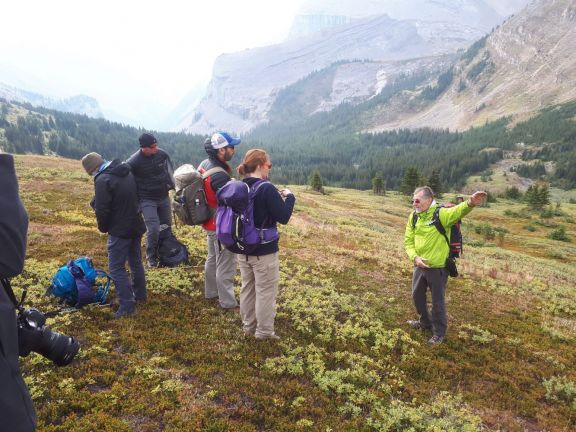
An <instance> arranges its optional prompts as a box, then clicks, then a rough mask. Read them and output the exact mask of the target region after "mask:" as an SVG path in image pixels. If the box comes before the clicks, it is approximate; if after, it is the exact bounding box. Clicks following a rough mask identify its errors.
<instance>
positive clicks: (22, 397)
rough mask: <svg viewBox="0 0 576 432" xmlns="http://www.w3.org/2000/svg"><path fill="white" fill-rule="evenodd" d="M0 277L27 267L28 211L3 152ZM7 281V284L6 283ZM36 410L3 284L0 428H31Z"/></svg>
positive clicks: (0, 170)
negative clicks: (20, 364) (27, 386)
mask: <svg viewBox="0 0 576 432" xmlns="http://www.w3.org/2000/svg"><path fill="white" fill-rule="evenodd" d="M0 185H2V187H1V188H0V245H2V247H0V278H1V279H6V278H11V277H14V276H17V275H19V274H20V273H21V272H22V269H23V268H24V258H25V255H26V234H27V232H28V215H27V214H26V210H25V209H24V206H23V205H22V202H21V201H20V197H19V196H18V181H17V179H16V173H15V171H14V159H13V158H12V156H11V155H8V154H0ZM6 285H7V284H6ZM35 428H36V412H35V411H34V406H33V405H32V399H30V394H29V393H28V389H27V388H26V385H25V384H24V380H23V379H22V375H21V374H20V368H19V365H18V331H17V327H16V313H15V308H14V303H13V302H12V300H11V299H10V297H9V296H8V293H7V290H6V289H5V287H4V283H2V284H1V285H0V429H1V430H6V431H10V432H29V431H33V430H34V429H35Z"/></svg>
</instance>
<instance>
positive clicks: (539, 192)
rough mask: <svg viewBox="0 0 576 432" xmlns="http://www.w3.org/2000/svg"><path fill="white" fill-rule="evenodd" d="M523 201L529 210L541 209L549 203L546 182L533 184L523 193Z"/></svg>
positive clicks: (548, 191)
mask: <svg viewBox="0 0 576 432" xmlns="http://www.w3.org/2000/svg"><path fill="white" fill-rule="evenodd" d="M524 201H525V202H526V204H528V208H530V209H531V210H542V209H543V208H544V207H545V206H546V205H548V204H549V203H550V190H549V188H548V184H546V183H542V184H538V183H536V184H533V185H531V186H530V187H529V188H528V190H527V191H526V193H525V194H524Z"/></svg>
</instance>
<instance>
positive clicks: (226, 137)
mask: <svg viewBox="0 0 576 432" xmlns="http://www.w3.org/2000/svg"><path fill="white" fill-rule="evenodd" d="M241 142H242V140H241V139H240V138H234V137H232V136H230V134H229V133H227V132H216V133H215V134H214V135H212V138H211V139H210V143H211V144H212V148H214V149H216V150H217V149H221V148H223V147H226V146H237V145H238V144H240V143H241Z"/></svg>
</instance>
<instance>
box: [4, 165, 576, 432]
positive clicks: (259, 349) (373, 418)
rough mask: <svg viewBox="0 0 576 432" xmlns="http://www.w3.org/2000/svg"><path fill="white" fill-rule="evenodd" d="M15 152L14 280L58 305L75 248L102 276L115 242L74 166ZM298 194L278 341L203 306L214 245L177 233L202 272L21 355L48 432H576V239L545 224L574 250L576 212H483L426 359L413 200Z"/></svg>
mask: <svg viewBox="0 0 576 432" xmlns="http://www.w3.org/2000/svg"><path fill="white" fill-rule="evenodd" d="M16 160H17V172H18V174H19V177H20V189H21V195H22V197H23V200H24V203H25V205H26V207H27V209H28V211H29V214H30V220H31V223H30V230H29V247H28V261H27V265H26V269H25V273H24V274H23V275H22V276H20V277H19V278H17V279H15V280H14V285H15V286H16V288H17V289H21V288H22V287H25V286H26V287H28V289H29V290H30V292H31V295H30V297H29V303H33V304H34V305H35V306H37V307H39V308H40V309H42V310H50V309H53V308H54V304H53V303H50V300H48V299H46V298H44V297H43V296H42V293H43V292H44V289H45V287H46V286H47V285H48V284H49V281H50V278H51V276H52V275H53V273H54V271H55V270H56V268H57V267H58V266H59V265H61V264H62V263H64V262H65V261H66V260H67V259H69V258H71V257H75V256H79V255H90V256H92V257H93V258H94V261H95V263H96V265H97V266H98V267H103V268H105V266H106V254H105V240H106V237H105V236H104V235H101V234H99V233H98V232H97V230H96V228H95V223H94V217H93V214H92V211H91V209H90V208H89V206H88V202H89V200H90V198H91V196H92V184H91V180H90V179H89V178H87V176H86V175H85V174H84V173H83V172H82V170H81V167H80V166H79V163H78V162H77V161H70V160H65V159H56V158H47V157H36V156H18V157H17V159H16ZM293 190H294V191H295V193H296V196H297V205H296V211H295V214H294V216H293V218H292V220H291V221H290V224H289V225H288V226H286V227H282V229H281V231H282V240H281V287H280V291H281V292H280V298H279V307H278V312H279V314H278V318H277V331H278V333H279V334H280V335H282V336H283V340H282V341H281V343H268V342H265V343H263V342H256V341H254V340H252V339H245V338H244V337H243V335H242V331H241V323H240V319H239V317H238V316H237V315H234V314H224V313H222V312H220V311H219V309H218V308H217V307H216V305H215V304H214V303H211V302H208V301H206V300H204V299H203V295H202V288H203V278H202V264H203V259H204V253H205V252H204V250H205V246H204V236H203V234H202V231H201V230H200V229H199V228H192V227H184V228H179V229H177V230H176V231H177V234H178V236H179V238H181V239H182V240H183V241H185V242H186V243H187V244H188V245H189V248H190V251H191V256H192V263H191V264H192V265H191V267H190V268H182V269H158V270H152V271H149V272H148V273H147V276H148V289H149V290H150V295H149V302H148V303H147V304H146V305H144V306H143V307H142V308H141V309H140V310H139V311H138V314H137V316H136V317H134V318H130V319H125V320H122V321H115V320H112V319H111V315H112V312H111V311H110V309H109V308H102V307H88V308H86V309H85V310H83V311H81V312H78V313H73V314H66V315H61V316H58V317H56V318H55V319H52V320H51V321H50V325H51V327H52V328H53V329H56V330H58V331H61V332H63V333H66V334H70V335H74V336H76V337H78V339H79V340H80V342H81V343H82V352H81V355H80V356H79V357H78V359H77V360H76V361H75V362H74V363H73V364H72V365H70V366H68V367H66V368H58V369H57V368H56V367H54V366H52V364H50V363H49V362H48V361H46V360H44V359H43V358H42V357H41V356H39V355H32V356H30V357H28V358H26V359H25V360H24V361H23V367H24V373H25V375H26V379H27V382H28V384H29V386H30V388H31V391H32V394H33V398H34V400H35V403H36V406H37V409H38V414H39V430H40V431H71V430H74V431H95V430H97V431H130V430H134V431H157V430H167V431H187V430H190V431H193V430H212V431H220V430H222V431H224V430H230V431H253V430H274V431H293V430H322V431H328V430H333V431H341V430H373V429H378V428H379V429H381V430H406V429H408V428H409V427H410V426H417V427H419V429H414V430H431V429H432V428H433V427H437V428H438V429H437V430H450V428H452V430H477V429H479V428H480V426H479V425H480V420H479V419H481V422H482V424H483V425H484V427H486V428H487V430H498V429H501V430H518V431H521V430H529V431H532V430H534V431H535V430H555V431H568V430H571V429H572V428H574V427H576V402H573V400H574V398H575V397H576V395H575V394H573V393H570V387H569V385H570V383H572V384H573V383H575V382H576V372H575V371H574V370H573V367H572V365H574V364H576V346H575V344H574V341H575V340H576V301H575V300H576V292H575V291H574V282H575V281H576V268H575V266H574V262H575V261H576V247H575V246H574V243H565V242H558V241H553V240H549V239H548V238H547V237H546V236H547V234H549V233H550V232H551V231H552V230H553V229H554V228H553V227H550V226H546V225H553V224H563V225H564V226H565V227H566V231H567V234H568V236H569V237H570V238H572V239H573V241H575V242H576V225H575V224H574V218H575V217H576V206H575V205H570V204H563V205H562V211H563V212H565V215H563V216H556V217H554V218H553V219H552V220H548V221H544V222H545V223H544V224H541V223H539V219H538V216H537V215H533V216H532V218H531V219H528V218H521V217H510V216H506V215H504V211H505V210H506V209H508V210H512V211H515V212H518V213H519V214H523V211H522V206H521V205H520V204H514V203H511V202H503V201H500V202H498V203H496V204H492V205H491V207H490V208H479V209H476V210H475V211H474V212H473V213H472V214H471V215H470V217H469V218H468V220H467V221H466V222H465V224H464V230H465V237H466V240H467V242H468V244H469V245H468V246H467V248H466V250H465V256H464V258H463V259H462V260H461V261H460V268H461V273H463V274H464V277H462V278H458V279H455V280H451V281H450V283H449V289H448V292H447V302H448V312H449V320H450V322H449V338H448V341H447V342H446V343H445V344H444V345H442V346H440V347H437V348H434V349H429V348H428V347H427V346H426V344H425V340H426V335H423V334H421V333H420V332H417V331H412V330H408V329H406V328H405V326H404V324H403V323H404V321H405V320H406V319H408V318H412V317H414V312H413V307H412V305H411V298H410V275H411V268H410V265H409V263H408V262H407V260H406V258H405V254H404V252H403V247H402V236H403V229H404V224H405V220H406V217H407V215H408V213H409V211H410V210H409V205H408V203H407V200H406V199H405V198H403V197H399V196H396V195H394V194H389V195H387V196H385V197H375V196H373V195H371V194H369V193H366V192H359V191H351V190H342V189H334V190H330V191H329V192H330V193H329V195H327V196H320V195H317V194H314V193H312V192H310V191H308V190H306V189H305V188H303V187H294V188H293ZM528 217H529V216H528ZM482 224H490V225H492V226H493V227H506V228H507V229H508V230H509V232H508V233H506V234H505V235H504V236H503V237H500V238H496V240H492V242H495V243H497V244H493V243H491V242H490V241H487V240H484V239H483V238H481V237H480V236H479V235H477V234H476V233H475V229H474V228H475V227H477V226H480V225H482ZM526 225H532V226H533V227H535V228H536V230H535V231H528V230H526V229H524V228H523V227H524V226H526ZM552 377H562V378H561V382H564V383H565V384H566V383H567V384H566V387H565V389H568V390H567V391H565V392H564V393H561V392H559V391H556V392H554V391H553V392H552V393H554V394H555V395H557V396H558V399H559V400H556V401H555V400H553V397H552V393H550V394H549V397H548V398H547V397H546V389H545V387H544V385H543V382H544V381H545V380H549V379H550V378H552ZM562 380H563V381H562ZM444 391H446V392H448V394H449V395H452V396H456V395H461V398H462V400H458V399H457V398H456V399H454V398H453V397H452V396H447V394H446V393H443V392H444ZM574 391H575V392H576V390H574ZM571 404H572V405H571Z"/></svg>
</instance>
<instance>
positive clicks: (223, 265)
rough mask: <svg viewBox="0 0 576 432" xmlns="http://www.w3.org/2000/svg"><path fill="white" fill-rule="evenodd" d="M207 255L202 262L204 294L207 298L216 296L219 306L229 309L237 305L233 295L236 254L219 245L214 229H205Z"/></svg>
mask: <svg viewBox="0 0 576 432" xmlns="http://www.w3.org/2000/svg"><path fill="white" fill-rule="evenodd" d="M206 233H207V243H208V257H207V258H206V263H205V264H204V270H205V275H206V279H205V281H204V296H205V297H206V298H207V299H211V298H216V297H218V299H219V302H220V307H222V308H224V309H231V308H235V307H237V306H238V302H237V301H236V297H235V295H234V276H236V254H234V253H232V252H230V251H229V250H228V249H226V248H225V247H224V246H222V247H220V244H219V243H218V238H216V232H215V231H207V232H206Z"/></svg>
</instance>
